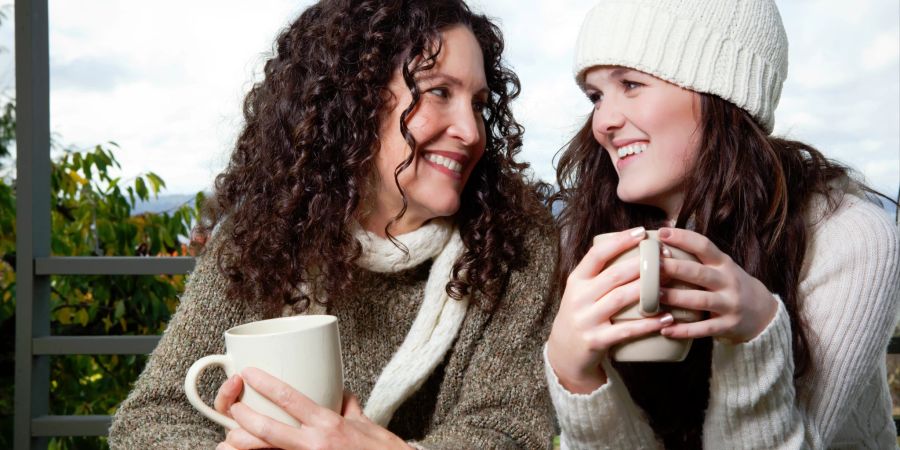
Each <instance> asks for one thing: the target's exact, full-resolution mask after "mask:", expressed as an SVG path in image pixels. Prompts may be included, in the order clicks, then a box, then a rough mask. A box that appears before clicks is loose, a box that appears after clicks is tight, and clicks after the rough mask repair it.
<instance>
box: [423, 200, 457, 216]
mask: <svg viewBox="0 0 900 450" xmlns="http://www.w3.org/2000/svg"><path fill="white" fill-rule="evenodd" d="M428 200H429V201H428V202H423V203H420V205H421V208H422V209H423V210H425V211H428V216H430V217H449V216H452V215H454V214H456V212H457V211H459V206H460V202H459V197H453V198H447V199H446V200H444V201H435V200H437V199H436V198H431V199H428Z"/></svg>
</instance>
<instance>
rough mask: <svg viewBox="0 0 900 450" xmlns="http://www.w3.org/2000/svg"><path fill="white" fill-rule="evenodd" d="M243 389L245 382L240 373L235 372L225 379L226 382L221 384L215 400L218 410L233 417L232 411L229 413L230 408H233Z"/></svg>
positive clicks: (214, 404)
mask: <svg viewBox="0 0 900 450" xmlns="http://www.w3.org/2000/svg"><path fill="white" fill-rule="evenodd" d="M242 390H244V382H243V380H241V376H240V375H237V374H234V375H232V376H231V377H229V378H228V379H227V380H225V382H224V383H222V385H221V386H219V391H218V392H216V399H215V401H214V402H213V406H214V407H215V408H216V411H218V412H220V413H222V414H225V415H226V416H228V417H231V413H229V412H228V410H229V409H231V405H233V404H234V402H236V401H237V399H238V396H240V395H241V391H242Z"/></svg>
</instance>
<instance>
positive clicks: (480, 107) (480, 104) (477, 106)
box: [472, 100, 488, 114]
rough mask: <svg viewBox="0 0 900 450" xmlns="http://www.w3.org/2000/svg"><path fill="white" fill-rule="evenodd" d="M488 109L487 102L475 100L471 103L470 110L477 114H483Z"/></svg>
mask: <svg viewBox="0 0 900 450" xmlns="http://www.w3.org/2000/svg"><path fill="white" fill-rule="evenodd" d="M487 107H488V102H487V101H485V100H475V101H473V102H472V109H473V110H475V112H476V113H478V114H484V111H485V110H486V109H487Z"/></svg>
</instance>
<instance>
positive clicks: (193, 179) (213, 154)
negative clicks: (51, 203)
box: [0, 0, 900, 196]
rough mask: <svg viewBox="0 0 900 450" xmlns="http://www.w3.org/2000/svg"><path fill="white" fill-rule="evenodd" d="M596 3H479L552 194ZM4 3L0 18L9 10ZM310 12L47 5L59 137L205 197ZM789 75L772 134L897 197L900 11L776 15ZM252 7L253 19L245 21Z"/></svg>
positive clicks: (529, 152)
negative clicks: (273, 67)
mask: <svg viewBox="0 0 900 450" xmlns="http://www.w3.org/2000/svg"><path fill="white" fill-rule="evenodd" d="M593 1H594V0H473V1H471V2H470V4H471V5H472V6H473V7H474V8H475V9H476V10H480V11H482V12H484V13H486V14H488V15H490V16H492V17H495V18H496V19H497V20H498V22H499V23H500V25H501V27H502V29H503V30H504V33H505V36H506V39H507V43H508V52H507V54H506V57H507V60H508V62H509V64H510V65H511V66H512V67H513V68H514V69H515V70H516V72H517V73H518V74H519V76H520V78H521V79H522V84H523V93H522V96H521V97H520V99H519V101H518V103H517V105H516V106H515V112H516V114H517V116H518V118H519V119H520V121H521V122H522V123H523V124H524V125H525V127H526V140H525V149H524V152H523V159H525V160H527V161H529V162H531V163H532V166H533V167H534V170H535V173H536V174H537V175H538V176H540V177H541V178H543V179H546V180H548V181H550V180H552V177H553V168H552V164H553V156H554V155H555V154H556V152H557V151H558V150H559V148H560V147H561V146H562V145H563V144H564V143H565V141H566V140H567V139H568V138H569V137H570V136H571V135H572V134H573V132H574V130H575V129H576V128H577V125H578V124H579V123H581V122H582V120H583V119H584V117H585V116H586V114H588V113H589V111H590V105H589V104H588V102H587V101H586V100H584V98H583V96H582V95H581V94H580V92H579V91H578V89H577V88H576V87H575V84H574V82H573V81H572V78H571V74H570V69H569V68H570V66H571V60H572V48H573V44H574V42H575V35H576V33H577V31H578V27H579V25H580V22H581V18H582V17H583V15H584V13H585V12H586V11H587V10H588V9H589V8H590V6H591V5H592V3H593ZM10 3H11V1H10V0H0V5H4V4H5V5H8V4H10ZM309 3H310V2H309V1H297V0H294V1H287V0H261V1H255V2H252V3H251V2H247V1H245V0H218V1H212V0H193V1H183V0H154V1H145V2H130V1H129V2H125V1H120V0H82V1H73V0H65V1H60V0H51V1H50V3H49V4H50V66H51V68H50V72H51V73H50V80H51V95H50V102H51V130H52V131H53V132H54V133H55V134H56V138H57V140H58V141H59V142H63V143H69V144H72V145H74V146H76V147H91V146H93V145H95V144H97V143H102V142H105V141H110V140H112V141H116V142H117V143H118V144H119V145H120V146H121V149H120V150H119V152H118V153H117V156H118V158H119V160H120V162H121V163H122V171H123V176H125V177H126V178H127V177H131V176H134V175H135V174H137V173H141V172H145V171H153V172H156V173H157V174H159V175H160V176H162V177H163V179H165V180H166V182H167V184H168V186H169V189H168V193H190V192H195V191H197V190H201V189H207V188H208V187H209V186H210V184H211V181H212V179H213V177H214V176H215V174H216V173H217V172H218V171H220V170H221V169H222V168H223V167H224V164H225V162H226V161H227V158H228V153H229V151H230V149H231V147H232V145H233V141H234V139H235V136H236V134H237V132H238V130H239V128H240V125H241V118H240V108H239V107H240V102H241V98H242V97H243V95H244V94H245V93H246V92H247V90H248V89H249V87H250V86H251V84H252V83H253V82H254V81H256V80H258V79H259V76H260V75H259V74H260V70H261V67H262V64H263V62H264V61H265V58H266V55H267V52H269V51H270V49H271V46H272V41H273V39H274V37H275V36H276V34H277V33H278V31H279V30H280V29H281V28H282V27H284V26H286V25H287V24H288V23H289V21H290V20H291V19H292V18H294V17H295V16H296V15H297V14H298V13H299V11H301V10H302V9H303V8H304V7H305V6H306V5H308V4H309ZM777 3H778V5H779V7H780V8H781V13H782V17H783V19H784V22H785V25H786V28H787V33H788V37H789V40H790V71H789V75H788V81H787V83H786V84H785V87H784V93H783V95H782V100H781V104H780V106H779V107H778V109H777V111H776V128H775V133H776V134H778V135H785V136H788V137H790V138H794V139H800V140H803V141H806V142H809V143H811V144H813V145H814V146H816V147H818V148H819V149H821V150H822V151H823V152H824V153H825V154H826V155H828V156H830V157H832V158H836V159H839V160H841V161H843V162H845V163H847V164H849V165H851V166H852V167H854V168H856V169H858V170H859V171H860V172H862V173H863V174H864V176H865V178H866V179H867V181H868V182H870V183H871V184H872V185H873V186H874V187H876V188H877V189H879V190H882V191H883V192H885V193H888V194H890V195H892V196H896V195H897V190H898V185H900V2H898V1H897V0H856V1H854V2H850V1H846V0H779V1H777ZM250 5H252V7H249V6H250ZM3 8H4V9H3V10H4V11H6V12H7V15H8V16H9V20H8V21H7V22H4V23H3V24H2V25H0V46H2V47H4V48H5V49H6V50H5V51H3V52H2V53H0V92H2V93H3V94H4V95H7V96H11V95H14V88H15V86H14V67H13V63H12V56H13V52H12V50H13V49H14V43H13V33H12V31H13V26H12V20H11V19H12V10H11V9H10V7H9V6H6V7H3Z"/></svg>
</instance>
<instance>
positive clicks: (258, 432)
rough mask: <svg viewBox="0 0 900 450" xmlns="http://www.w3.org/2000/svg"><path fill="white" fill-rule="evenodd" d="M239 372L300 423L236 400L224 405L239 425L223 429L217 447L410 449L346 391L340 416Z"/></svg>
mask: <svg viewBox="0 0 900 450" xmlns="http://www.w3.org/2000/svg"><path fill="white" fill-rule="evenodd" d="M241 375H242V376H243V379H244V382H245V383H247V384H248V385H249V386H251V387H252V388H253V389H255V390H256V391H257V392H259V393H260V394H262V395H263V396H265V397H266V398H268V399H269V400H271V401H272V402H273V403H275V404H276V405H278V406H279V407H280V408H281V409H283V410H284V411H285V412H287V413H288V414H290V415H291V416H293V417H294V418H295V419H297V421H299V422H300V423H301V424H302V426H301V427H300V428H297V427H293V426H290V425H286V424H283V423H281V422H279V421H277V420H275V419H271V418H269V417H266V416H263V415H261V414H259V413H257V412H255V411H253V410H252V409H250V408H249V407H248V406H246V405H244V404H243V403H240V402H237V403H234V404H233V405H232V406H231V408H230V409H231V416H232V417H233V418H234V420H236V421H237V423H238V425H240V426H241V427H240V428H238V429H235V430H231V431H229V432H228V435H227V436H226V439H225V442H222V443H220V444H219V446H218V447H216V448H217V450H236V449H255V448H272V447H277V448H283V449H286V450H293V449H329V448H334V449H345V448H353V449H392V448H403V449H409V448H410V446H409V445H407V444H406V443H405V442H404V441H403V440H402V439H400V438H399V437H397V436H396V435H394V434H393V433H391V432H390V431H388V430H386V429H384V428H382V427H380V426H378V425H377V424H375V423H374V422H372V421H371V420H369V418H367V417H366V416H365V415H363V412H362V408H360V406H359V401H358V400H357V399H356V397H354V396H352V395H349V394H346V393H345V394H344V402H343V406H342V407H341V414H337V413H335V412H334V411H331V410H330V409H328V408H323V407H321V406H319V405H317V404H316V403H315V402H313V401H312V400H310V399H309V397H306V396H305V395H303V394H301V393H300V392H297V390H295V389H294V388H292V387H290V386H289V385H287V384H285V383H284V382H282V381H281V380H278V379H277V378H275V377H273V376H271V375H269V374H267V373H265V372H263V371H262V370H259V369H255V368H247V369H244V371H243V372H242V373H241ZM221 390H222V389H220V392H221ZM217 399H218V397H217ZM216 404H217V405H218V402H217V403H216Z"/></svg>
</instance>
